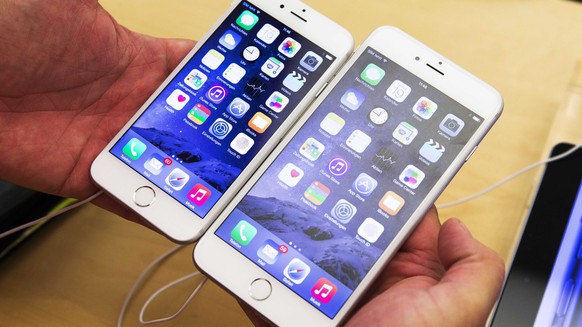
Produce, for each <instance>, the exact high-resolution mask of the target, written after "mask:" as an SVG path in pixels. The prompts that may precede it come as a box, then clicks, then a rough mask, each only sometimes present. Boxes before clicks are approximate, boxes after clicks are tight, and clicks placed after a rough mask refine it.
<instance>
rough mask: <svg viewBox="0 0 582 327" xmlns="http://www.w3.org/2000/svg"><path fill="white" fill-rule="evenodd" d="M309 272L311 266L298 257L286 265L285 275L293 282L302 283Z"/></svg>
mask: <svg viewBox="0 0 582 327" xmlns="http://www.w3.org/2000/svg"><path fill="white" fill-rule="evenodd" d="M309 272H311V268H309V266H308V265H307V264H306V263H305V262H303V261H301V260H299V259H298V258H293V260H291V262H289V264H288V265H287V267H285V270H283V275H285V277H287V278H288V279H289V280H290V281H292V282H293V283H295V284H301V283H303V281H304V280H305V277H307V275H309Z"/></svg>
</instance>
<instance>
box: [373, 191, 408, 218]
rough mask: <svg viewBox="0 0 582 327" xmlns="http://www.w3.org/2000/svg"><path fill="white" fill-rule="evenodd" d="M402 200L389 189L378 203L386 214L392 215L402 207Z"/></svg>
mask: <svg viewBox="0 0 582 327" xmlns="http://www.w3.org/2000/svg"><path fill="white" fill-rule="evenodd" d="M404 202H405V201H404V199H403V198H402V197H401V196H400V195H398V194H396V193H394V192H392V191H389V192H386V194H384V196H383V197H382V199H381V200H380V202H379V203H378V205H379V206H380V208H381V209H382V210H384V211H386V213H387V214H389V215H392V216H394V215H396V214H398V212H399V211H400V209H402V206H404Z"/></svg>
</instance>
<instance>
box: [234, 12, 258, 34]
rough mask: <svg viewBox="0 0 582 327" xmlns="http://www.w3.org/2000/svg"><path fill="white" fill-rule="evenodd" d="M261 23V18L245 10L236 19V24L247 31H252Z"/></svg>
mask: <svg viewBox="0 0 582 327" xmlns="http://www.w3.org/2000/svg"><path fill="white" fill-rule="evenodd" d="M258 22H259V17H258V16H257V15H255V14H253V13H252V12H250V11H248V10H245V11H243V13H242V14H240V16H238V18H237V19H236V24H237V25H238V26H240V27H242V28H243V29H245V30H247V31H248V30H250V29H251V28H253V27H254V26H255V24H256V23H258Z"/></svg>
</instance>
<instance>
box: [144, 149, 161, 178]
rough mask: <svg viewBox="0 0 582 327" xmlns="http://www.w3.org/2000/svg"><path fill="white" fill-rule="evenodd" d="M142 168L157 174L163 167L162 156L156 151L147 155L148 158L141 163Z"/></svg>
mask: <svg viewBox="0 0 582 327" xmlns="http://www.w3.org/2000/svg"><path fill="white" fill-rule="evenodd" d="M143 166H144V168H145V169H147V170H148V171H149V172H150V173H152V174H154V175H156V176H157V175H159V174H160V173H161V172H162V170H163V169H164V157H162V156H160V155H159V154H157V153H154V154H152V155H151V157H149V159H148V160H147V161H146V162H145V163H144V164H143Z"/></svg>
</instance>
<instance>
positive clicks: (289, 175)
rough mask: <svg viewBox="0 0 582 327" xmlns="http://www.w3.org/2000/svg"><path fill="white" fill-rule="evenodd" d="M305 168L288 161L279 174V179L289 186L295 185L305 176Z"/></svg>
mask: <svg viewBox="0 0 582 327" xmlns="http://www.w3.org/2000/svg"><path fill="white" fill-rule="evenodd" d="M303 175H304V173H303V170H301V168H299V167H297V166H295V165H294V164H292V163H287V164H286V165H285V167H283V169H282V170H281V171H280V172H279V175H278V176H277V177H278V178H279V180H280V181H281V182H283V183H285V184H286V185H287V186H289V187H295V186H297V184H298V183H299V181H300V180H301V178H303Z"/></svg>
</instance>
